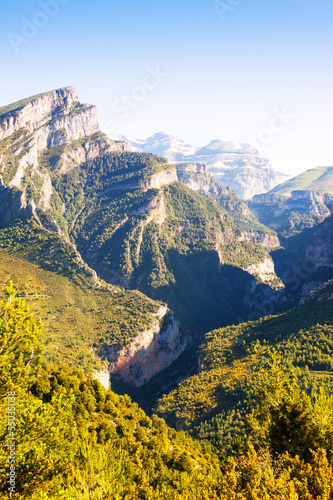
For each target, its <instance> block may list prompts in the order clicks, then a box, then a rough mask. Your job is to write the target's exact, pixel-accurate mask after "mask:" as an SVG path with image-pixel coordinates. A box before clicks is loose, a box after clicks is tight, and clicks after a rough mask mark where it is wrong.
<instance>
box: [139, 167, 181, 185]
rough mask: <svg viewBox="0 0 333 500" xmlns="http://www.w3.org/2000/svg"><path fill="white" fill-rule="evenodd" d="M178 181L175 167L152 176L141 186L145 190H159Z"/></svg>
mask: <svg viewBox="0 0 333 500" xmlns="http://www.w3.org/2000/svg"><path fill="white" fill-rule="evenodd" d="M177 181H178V177H177V170H176V168H175V167H173V166H171V167H168V168H166V169H164V170H162V171H161V172H159V173H157V174H155V175H152V176H151V177H150V179H148V181H146V182H145V183H144V184H143V187H144V188H145V189H161V188H162V187H163V186H168V185H169V184H173V183H174V182H177Z"/></svg>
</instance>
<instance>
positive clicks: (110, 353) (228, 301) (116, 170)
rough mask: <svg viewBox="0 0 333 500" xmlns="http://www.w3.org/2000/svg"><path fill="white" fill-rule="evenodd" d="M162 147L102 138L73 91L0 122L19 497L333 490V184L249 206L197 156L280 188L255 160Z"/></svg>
mask: <svg viewBox="0 0 333 500" xmlns="http://www.w3.org/2000/svg"><path fill="white" fill-rule="evenodd" d="M158 135H159V134H158ZM118 139H119V138H118ZM150 146H151V148H156V149H155V153H159V155H156V154H153V153H149V152H139V151H132V150H131V145H129V144H128V143H127V142H124V141H123V140H111V139H109V138H108V137H107V136H106V135H105V134H102V133H101V132H100V129H99V124H98V118H97V110H96V108H95V107H94V106H91V105H87V104H81V103H80V101H79V99H78V97H77V94H76V91H75V89H74V88H73V87H66V88H62V89H58V90H54V91H51V92H45V93H43V94H39V95H37V96H33V97H30V98H27V99H24V100H22V101H19V102H17V103H13V104H11V105H8V106H5V107H3V108H0V280H2V282H4V283H6V282H8V280H9V279H11V280H12V281H13V282H14V286H15V290H16V292H17V295H16V296H15V293H14V292H13V290H12V288H11V285H9V286H8V287H7V302H6V305H5V306H4V305H3V304H1V305H0V314H1V320H2V321H1V328H0V330H1V332H0V333H1V342H2V343H1V346H3V345H5V346H6V347H7V345H8V346H9V349H7V350H5V351H4V350H3V348H2V347H1V349H0V362H1V363H2V364H0V379H1V380H0V381H1V384H0V392H1V391H2V395H3V398H2V400H5V397H6V394H7V392H8V391H9V389H12V388H13V387H12V385H11V384H12V380H13V379H12V378H11V377H12V372H13V371H14V375H15V376H17V374H16V373H15V370H16V369H17V365H19V364H20V363H21V362H22V363H23V362H24V367H23V368H22V369H23V370H25V369H27V367H28V369H29V370H31V372H29V373H30V378H29V383H30V386H29V387H27V386H26V385H25V378H24V376H22V373H21V372H19V376H18V377H17V379H16V385H15V391H16V390H19V391H20V398H21V396H23V403H21V399H20V398H18V400H19V399H20V400H19V401H18V404H19V405H21V406H20V418H21V415H23V416H24V421H25V422H26V421H29V432H28V433H27V432H26V430H25V428H24V426H23V425H22V426H21V425H20V426H18V433H19V438H20V439H19V441H20V447H18V453H19V458H20V460H18V462H17V463H18V465H17V471H18V473H17V477H18V478H19V479H20V484H22V486H20V488H21V491H22V495H23V496H21V497H20V498H28V499H29V498H31V499H35V498H48V499H50V500H62V499H63V498H69V499H73V500H74V499H75V500H83V499H85V498H87V496H86V493H87V492H88V491H89V495H90V492H93V496H94V497H96V498H97V497H100V498H102V497H103V498H114V499H115V498H117V499H118V498H151V499H152V500H153V499H154V500H160V499H164V498H165V499H170V500H171V499H172V500H173V499H179V500H186V499H188V500H195V499H202V500H204V499H207V498H212V499H216V500H217V499H222V500H227V499H228V500H230V499H231V498H233V499H234V498H236V496H235V492H237V498H240V499H242V500H243V499H244V500H246V499H248V498H258V499H259V498H269V499H272V500H279V499H280V498H281V492H282V494H284V492H286V496H285V497H284V498H289V499H290V500H294V498H296V497H297V498H303V496H302V495H303V493H304V491H305V492H306V498H307V499H309V500H316V499H317V498H321V492H322V488H323V487H324V488H325V491H328V492H329V493H328V495H331V492H333V489H332V488H331V478H332V477H333V468H332V464H331V462H332V458H331V450H332V428H333V414H332V399H331V394H332V393H333V382H332V380H333V379H332V370H333V314H332V299H333V293H332V292H333V284H332V282H329V280H331V279H332V278H333V245H332V239H331V236H332V230H333V217H332V212H331V211H332V204H333V197H332V195H331V194H330V192H331V191H330V186H328V185H327V183H326V181H327V179H330V176H331V170H330V169H329V168H328V169H326V170H320V169H319V170H318V169H315V171H314V172H312V171H310V172H308V173H307V172H305V173H304V174H302V176H299V178H295V179H292V180H290V181H287V182H286V183H285V184H282V185H280V186H279V187H278V188H277V193H273V192H269V193H266V192H265V193H264V194H259V195H255V196H253V198H252V200H250V201H247V202H245V201H243V200H241V199H240V198H239V197H238V196H237V194H236V193H235V192H234V191H232V190H231V189H230V187H225V186H223V185H221V184H220V183H219V182H217V180H216V179H215V178H214V177H213V176H212V175H211V173H210V172H209V171H208V169H207V167H206V166H205V165H204V164H203V163H198V161H199V160H200V162H203V161H204V162H206V163H209V162H210V161H211V162H212V163H211V165H213V164H214V161H216V162H217V163H216V164H219V165H220V163H218V162H222V164H223V166H222V169H224V170H223V175H224V177H223V178H224V179H225V178H226V176H227V175H228V173H229V172H233V173H234V174H235V172H238V174H237V175H239V177H240V178H241V181H239V185H243V184H242V183H244V186H245V184H246V183H248V182H250V180H251V179H252V181H253V182H254V179H256V174H258V175H259V173H260V172H261V173H263V172H264V174H265V175H266V181H267V182H268V180H267V179H270V172H271V169H270V167H269V164H267V163H266V160H263V159H261V158H260V157H259V156H258V155H257V152H256V151H255V150H253V148H251V147H249V146H247V145H238V144H234V143H221V142H220V141H213V142H212V143H211V144H210V145H208V146H207V147H206V148H201V149H196V148H194V149H193V148H191V147H190V146H186V145H184V144H183V143H181V142H180V141H177V140H175V141H174V140H170V139H169V138H168V137H166V136H165V135H163V134H162V136H159V138H158V137H157V138H156V137H155V138H154V137H153V139H152V140H151V144H150ZM134 147H139V145H137V146H134ZM140 147H142V148H144V149H146V145H142V144H141V146H140ZM166 152H169V153H168V154H169V155H170V157H172V161H171V160H168V159H166V158H165V153H166ZM160 155H162V156H160ZM184 158H186V161H184ZM190 158H191V159H195V161H189V159H190ZM179 159H182V161H181V162H179ZM228 162H229V163H228ZM211 168H213V167H211ZM218 168H220V167H218ZM253 172H255V173H253ZM221 175H222V174H221ZM230 175H231V174H230ZM237 175H235V176H234V179H236V180H237V179H238V177H237ZM251 175H252V177H251ZM265 175H264V177H265ZM274 175H275V176H276V175H278V174H276V173H274V171H273V174H272V178H273V177H274ZM236 180H235V182H236ZM253 185H254V184H253V183H252V187H253ZM325 186H326V187H325ZM314 187H320V188H321V190H320V192H318V191H314V190H312V188H314ZM262 188H263V185H262ZM244 189H245V187H244ZM295 189H296V190H295ZM325 189H329V191H328V192H325ZM280 190H281V192H282V193H283V194H281V193H280ZM310 292H312V293H310ZM8 295H9V297H8ZM0 296H1V298H5V299H6V295H5V294H4V292H3V291H1V290H0ZM22 299H25V300H27V301H28V302H29V303H30V304H31V308H32V311H33V312H35V313H36V315H37V317H39V316H40V317H41V318H42V321H43V323H44V325H45V328H44V332H43V342H44V345H45V351H44V358H43V360H42V362H39V361H38V362H37V360H36V362H35V360H34V353H35V352H36V351H37V352H39V348H38V347H37V348H36V345H35V344H36V342H37V340H36V338H35V337H36V335H35V333H36V331H37V329H40V325H39V324H38V325H37V327H36V328H35V327H34V328H33V329H30V330H29V327H28V326H27V325H29V324H30V322H31V321H32V319H31V316H30V311H29V309H26V306H25V303H24V302H22ZM4 308H5V309H4ZM27 315H28V316H27ZM12 316H13V320H12V319H11V318H12ZM22 318H25V319H24V321H23V320H22ZM7 327H8V328H7ZM6 328H7V329H6ZM16 330H18V335H12V332H14V333H16ZM7 332H10V334H8V335H7ZM34 342H35V344H34ZM22 357H23V358H22ZM8 359H9V361H11V360H13V363H9V362H8ZM3 367H4V368H3ZM19 367H20V365H19ZM110 380H111V389H112V390H113V391H115V392H118V394H123V396H119V395H117V394H115V392H111V391H108V390H107V389H108V388H109V384H110ZM3 382H4V383H3ZM22 384H23V385H22ZM101 384H102V385H103V386H104V387H103V386H102V385H101ZM319 388H320V390H319ZM323 390H325V391H327V395H325V394H324V393H323V392H322V391H323ZM128 394H129V395H131V396H132V398H133V399H135V401H137V402H138V403H139V404H140V405H141V407H142V408H144V409H145V410H147V411H148V412H150V414H151V413H153V415H152V418H151V419H150V418H149V417H148V415H147V414H145V413H144V411H143V410H142V409H140V408H139V406H138V405H137V404H133V403H132V402H131V400H130V398H129V396H128ZM313 395H315V398H314V399H313ZM62 396H64V397H66V400H65V401H67V402H66V404H63V400H62V399H61V397H62ZM253 396H254V398H253ZM59 397H60V399H59ZM0 399H1V398H0ZM252 400H254V402H252V403H251V401H252ZM69 401H72V402H73V403H72V406H71V405H70V404H67V403H69ZM248 404H252V407H251V408H250V409H249V407H248ZM272 405H273V406H272ZM44 415H46V417H47V418H42V417H44ZM157 415H159V417H162V418H159V417H158V416H157ZM327 415H329V416H327ZM0 418H1V419H2V420H1V422H3V423H5V422H7V421H6V419H7V418H8V417H7V406H6V405H0ZM22 418H23V417H22ZM29 419H30V420H29ZM163 419H165V420H163ZM295 422H296V423H295ZM318 422H319V424H318ZM168 426H172V427H174V428H173V429H172V428H171V427H168ZM4 427H5V425H4ZM175 429H176V430H184V431H186V432H185V433H178V432H176V430H175ZM263 429H264V431H265V432H264V433H263V432H262V430H263ZM73 433H74V434H75V433H76V434H75V436H74V434H73ZM36 436H37V438H38V439H37V438H36ZM50 436H51V437H50ZM191 436H192V437H191ZM249 436H250V438H254V439H253V440H251V441H249V440H248V438H249ZM192 438H195V440H194V439H192ZM4 439H6V437H5V436H4V435H3V436H2V437H1V436H0V440H2V441H3V442H4ZM50 439H51V440H52V442H51V444H49V443H50V442H49V440H50ZM40 443H41V444H40ZM22 444H23V445H24V446H22ZM212 444H213V445H214V446H212ZM64 447H65V448H64ZM64 449H66V450H67V452H66V457H67V455H68V457H69V458H68V463H67V462H66V461H64ZM262 450H264V455H262V453H263V451H262ZM313 450H314V451H313ZM36 457H38V459H36ZM221 457H222V458H221ZM280 457H282V458H281V462H279V460H280ZM318 457H319V458H318ZM326 457H328V458H327V459H326ZM41 459H43V460H42V464H41ZM55 460H56V461H57V462H56V464H55ZM60 463H61V465H62V468H61V469H60V468H59V466H58V464H60ZM66 463H67V469H66V467H65V466H66ZM286 463H287V465H285V464H286ZM21 464H23V465H21ZM244 464H245V465H244ZM247 464H248V465H247ZM92 465H93V473H94V474H95V472H96V476H92ZM253 465H255V468H254V467H253ZM7 466H8V464H7V456H5V455H4V454H0V489H1V488H2V490H4V489H5V486H6V485H5V484H4V480H3V477H6V474H4V473H2V472H3V471H5V469H6V467H7ZM242 467H244V469H242ZM85 468H86V469H85ZM45 470H47V477H46V475H45ZM318 470H319V471H324V472H323V474H321V472H320V474H319V473H318ZM36 471H37V472H38V474H37V472H36ZM267 471H268V472H267ZM281 471H282V472H281ZM27 472H28V473H29V474H28V473H27ZM326 473H327V476H325V474H326ZM265 474H268V475H267V476H264V475H265ZM37 476H38V481H37V482H34V478H35V477H37ZM41 477H43V479H42V480H41V479H40V478H41ZM95 477H96V478H97V479H96V480H95V479H94V478H95ZM263 477H265V478H266V479H265V480H264V481H263V480H262V478H263ZM318 477H319V480H320V481H321V480H322V479H321V478H322V477H324V479H323V480H322V482H321V483H320V484H319V483H318ZM325 477H327V478H328V479H327V482H325V481H326V480H325ZM22 478H23V479H22ZM249 478H250V479H249ZM253 478H254V480H253V481H252V479H253ZM281 478H282V479H281ZM308 478H310V479H309V481H308ZM318 484H319V486H318ZM73 485H74V486H73ZM258 485H259V486H258ZM266 485H268V486H267V488H266ZM304 485H306V488H307V490H304V487H305V486H304ZM258 488H259V489H258ZM282 488H283V489H282ZM329 488H330V489H329ZM59 491H60V494H59V495H58V492H59ZM308 491H309V492H310V493H309V494H308ZM318 491H319V493H320V496H318V495H317V493H318ZM238 492H240V494H241V496H239V495H238ZM272 492H273V493H272ZM274 492H277V494H276V495H275V493H274ZM290 492H291V496H290V495H289V493H290ZM295 492H296V495H297V496H295V495H294V493H295ZM243 493H244V495H243ZM272 495H274V496H272ZM304 498H305V496H304ZM326 498H327V500H328V498H330V496H327V497H326Z"/></svg>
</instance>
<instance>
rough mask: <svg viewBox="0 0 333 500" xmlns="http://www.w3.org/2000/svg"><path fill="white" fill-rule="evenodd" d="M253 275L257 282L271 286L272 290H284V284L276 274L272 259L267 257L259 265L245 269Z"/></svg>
mask: <svg viewBox="0 0 333 500" xmlns="http://www.w3.org/2000/svg"><path fill="white" fill-rule="evenodd" d="M244 271H247V272H248V273H250V274H252V275H253V276H254V277H255V278H256V280H258V281H261V282H262V283H265V284H266V285H269V286H270V287H272V288H283V287H284V285H283V283H282V282H281V281H280V280H279V279H278V278H277V276H276V274H275V268H274V262H273V260H272V259H271V257H267V258H266V259H264V260H263V261H262V262H260V263H259V264H252V265H250V266H248V267H247V268H245V269H244Z"/></svg>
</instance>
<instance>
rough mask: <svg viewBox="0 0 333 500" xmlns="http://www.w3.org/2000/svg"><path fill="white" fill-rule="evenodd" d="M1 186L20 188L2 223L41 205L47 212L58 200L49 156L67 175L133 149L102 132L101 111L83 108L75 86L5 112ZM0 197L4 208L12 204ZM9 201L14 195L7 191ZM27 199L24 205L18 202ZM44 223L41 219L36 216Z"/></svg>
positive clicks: (0, 133) (0, 128)
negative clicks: (46, 160) (54, 197)
mask: <svg viewBox="0 0 333 500" xmlns="http://www.w3.org/2000/svg"><path fill="white" fill-rule="evenodd" d="M1 111H4V112H3V113H2V114H0V174H1V179H0V180H1V183H2V185H3V186H5V187H8V188H16V189H18V190H20V192H21V194H20V195H19V196H18V195H15V200H16V201H15V202H14V203H13V207H12V208H10V209H8V210H6V209H5V208H2V220H3V221H4V222H5V221H8V220H10V218H11V217H12V216H13V214H14V215H15V214H17V213H18V212H20V213H21V214H23V212H24V211H25V210H26V209H27V207H28V206H29V207H30V208H29V209H28V211H30V212H31V213H34V211H35V207H38V208H41V209H43V210H47V209H49V208H50V202H51V197H52V192H53V190H52V180H51V175H50V172H49V171H45V170H44V169H43V159H44V154H48V155H50V156H52V158H53V163H54V164H53V169H54V172H57V173H60V174H63V173H66V172H68V171H69V170H71V169H72V168H74V167H75V166H77V165H80V164H81V163H83V162H85V161H87V160H91V159H94V158H96V157H97V156H102V155H104V154H108V153H110V152H113V151H120V152H121V151H129V150H130V149H131V147H130V146H129V145H127V144H125V143H124V142H115V141H112V140H111V139H109V138H108V137H107V136H105V135H104V134H102V133H101V132H100V130H99V125H98V117H97V108H96V107H95V106H90V105H88V104H81V103H80V102H79V100H78V98H77V95H76V91H75V89H74V88H73V87H66V88H63V89H58V90H55V91H52V92H47V93H45V94H42V95H40V96H36V97H32V98H30V99H26V100H24V101H20V102H18V103H15V104H13V105H11V106H7V107H5V108H1V110H0V112H1ZM1 194H2V195H5V192H4V191H3V190H2V191H1V193H0V204H1V205H2V207H4V206H6V205H8V203H7V202H6V198H2V197H1ZM6 196H7V197H8V192H6ZM19 198H20V199H21V205H20V206H19V203H18V200H19ZM36 220H38V218H36Z"/></svg>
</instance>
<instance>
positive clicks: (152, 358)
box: [101, 308, 187, 387]
mask: <svg viewBox="0 0 333 500" xmlns="http://www.w3.org/2000/svg"><path fill="white" fill-rule="evenodd" d="M163 318H164V322H163ZM161 322H162V323H163V324H162V326H161ZM186 343H187V340H186V337H185V336H184V335H183V334H182V333H181V332H180V329H179V323H178V321H177V320H175V319H174V317H173V316H172V315H171V314H170V312H168V311H167V308H161V309H160V311H159V313H158V315H157V321H156V324H155V325H153V326H152V328H150V329H149V330H147V331H144V332H141V333H140V335H138V336H137V337H136V338H135V339H134V340H133V341H132V342H131V343H130V344H129V345H127V346H125V347H123V348H119V347H118V346H107V345H104V347H103V350H102V352H101V356H102V357H103V358H106V359H107V361H108V363H109V370H110V373H111V376H112V377H116V378H119V379H121V380H123V381H124V382H127V383H128V384H131V385H134V386H135V387H140V386H142V385H143V384H145V383H146V382H148V380H150V379H151V378H152V377H153V376H154V375H156V373H158V372H160V371H162V370H163V369H164V368H167V367H168V366H169V365H170V364H171V363H172V362H173V361H174V360H175V359H177V358H178V357H179V356H180V354H182V352H184V350H185V347H186Z"/></svg>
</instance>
